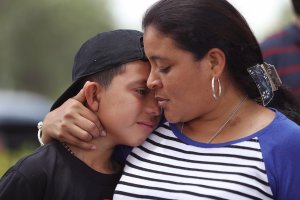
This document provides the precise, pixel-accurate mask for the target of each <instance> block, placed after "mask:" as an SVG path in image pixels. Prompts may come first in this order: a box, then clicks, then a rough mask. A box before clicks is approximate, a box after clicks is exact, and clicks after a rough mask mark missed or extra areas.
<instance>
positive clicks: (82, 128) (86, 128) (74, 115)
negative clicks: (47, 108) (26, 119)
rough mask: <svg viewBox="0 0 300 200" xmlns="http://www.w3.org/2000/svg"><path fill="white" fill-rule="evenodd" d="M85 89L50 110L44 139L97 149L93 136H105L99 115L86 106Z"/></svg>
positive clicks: (45, 125)
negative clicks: (93, 142) (53, 139)
mask: <svg viewBox="0 0 300 200" xmlns="http://www.w3.org/2000/svg"><path fill="white" fill-rule="evenodd" d="M84 102H85V96H84V91H83V90H81V91H80V92H79V93H78V94H77V95H76V96H75V97H73V98H70V99H68V100H67V101H66V102H64V104H62V105H61V106H60V107H58V108H57V109H55V110H53V111H51V112H49V113H48V114H47V115H46V117H45V119H44V121H43V127H42V141H43V142H44V143H48V142H49V141H50V140H51V138H55V139H57V140H59V141H63V142H66V143H68V144H71V145H75V146H77V147H79V148H83V149H95V148H96V147H95V146H94V145H93V144H92V143H90V141H91V140H92V139H93V138H96V137H98V136H105V131H104V130H103V128H102V126H101V124H100V121H99V119H98V117H97V116H96V115H95V114H94V113H93V112H92V111H90V110H89V109H88V108H86V107H85V106H84V105H83V103H84Z"/></svg>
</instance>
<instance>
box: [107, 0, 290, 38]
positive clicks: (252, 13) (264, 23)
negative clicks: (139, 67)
mask: <svg viewBox="0 0 300 200" xmlns="http://www.w3.org/2000/svg"><path fill="white" fill-rule="evenodd" d="M156 1H157V0H112V1H111V4H112V12H113V16H114V18H115V21H116V23H117V26H118V27H119V28H132V29H138V30H141V19H142V16H143V14H144V12H145V10H146V9H147V8H148V7H149V6H150V5H152V4H153V3H155V2H156ZM228 1H229V2H230V3H231V4H232V5H234V6H235V7H236V8H237V9H238V10H239V11H240V12H241V13H242V15H243V16H244V17H245V18H246V20H247V22H248V23H249V25H250V27H251V28H252V30H253V32H254V34H255V35H256V37H257V39H258V40H259V41H260V40H262V39H263V38H265V37H266V36H267V35H268V34H270V33H272V32H274V31H276V30H278V29H280V28H281V27H282V26H284V25H286V24H287V23H288V21H289V19H290V18H291V15H292V11H291V9H292V8H291V2H290V0H228Z"/></svg>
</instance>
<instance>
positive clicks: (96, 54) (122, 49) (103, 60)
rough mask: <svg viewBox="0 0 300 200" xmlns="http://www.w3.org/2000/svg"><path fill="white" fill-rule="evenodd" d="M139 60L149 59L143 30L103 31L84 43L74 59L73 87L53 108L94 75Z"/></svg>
mask: <svg viewBox="0 0 300 200" xmlns="http://www.w3.org/2000/svg"><path fill="white" fill-rule="evenodd" d="M136 60H147V58H146V56H145V53H144V45H143V33H142V32H140V31H136V30H126V29H120V30H114V31H109V32H102V33H99V34H98V35H96V36H94V37H92V38H91V39H89V40H87V41H86V42H85V43H83V44H82V46H81V47H80V49H79V51H78V52H77V54H76V56H75V58H74V65H73V71H72V81H73V83H72V84H71V86H70V87H69V88H68V89H67V90H66V91H65V92H64V93H63V94H62V95H61V96H60V97H59V98H58V99H57V100H56V101H55V102H54V104H53V105H52V107H51V109H50V110H51V111H52V110H54V109H56V108H57V107H59V106H61V105H62V104H63V103H64V102H65V101H66V100H68V99H69V98H71V97H73V96H75V95H76V94H77V93H78V92H79V91H80V90H81V89H82V87H83V85H84V82H83V80H84V79H85V78H86V77H87V76H90V75H92V74H95V73H98V72H101V71H104V70H107V69H111V68H113V67H116V66H119V65H122V64H126V63H128V62H132V61H136Z"/></svg>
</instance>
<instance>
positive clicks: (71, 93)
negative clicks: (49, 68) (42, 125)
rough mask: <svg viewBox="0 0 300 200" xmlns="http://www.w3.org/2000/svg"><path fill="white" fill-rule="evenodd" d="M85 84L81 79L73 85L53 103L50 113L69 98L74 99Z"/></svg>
mask: <svg viewBox="0 0 300 200" xmlns="http://www.w3.org/2000/svg"><path fill="white" fill-rule="evenodd" d="M83 85H84V83H83V80H82V79H79V80H77V81H75V82H74V83H72V85H71V86H70V87H69V88H68V89H67V90H66V91H65V92H64V93H63V94H62V95H61V96H60V97H59V98H58V99H57V100H56V101H55V102H54V103H53V105H52V107H51V109H50V111H52V110H54V109H56V108H58V107H59V106H61V105H62V104H63V103H64V102H65V101H67V100H68V99H69V98H71V97H74V96H76V95H77V94H78V92H79V91H80V90H81V89H82V87H83Z"/></svg>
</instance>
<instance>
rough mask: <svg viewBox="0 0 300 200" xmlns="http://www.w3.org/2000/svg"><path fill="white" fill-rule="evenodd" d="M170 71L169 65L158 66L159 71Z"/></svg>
mask: <svg viewBox="0 0 300 200" xmlns="http://www.w3.org/2000/svg"><path fill="white" fill-rule="evenodd" d="M169 71H170V66H167V67H159V72H161V73H168V72H169Z"/></svg>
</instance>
